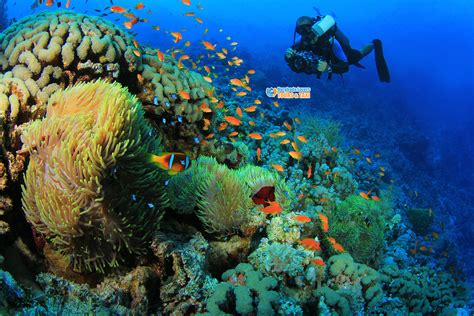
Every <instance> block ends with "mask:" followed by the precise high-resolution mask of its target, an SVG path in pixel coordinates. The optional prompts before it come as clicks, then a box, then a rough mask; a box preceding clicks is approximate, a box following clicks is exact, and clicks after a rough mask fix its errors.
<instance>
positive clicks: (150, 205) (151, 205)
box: [147, 203, 155, 208]
mask: <svg viewBox="0 0 474 316" xmlns="http://www.w3.org/2000/svg"><path fill="white" fill-rule="evenodd" d="M147 205H148V207H149V208H154V207H155V205H153V203H148V204H147Z"/></svg>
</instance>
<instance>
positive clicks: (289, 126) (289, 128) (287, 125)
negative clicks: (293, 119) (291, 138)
mask: <svg viewBox="0 0 474 316" xmlns="http://www.w3.org/2000/svg"><path fill="white" fill-rule="evenodd" d="M283 125H284V126H285V127H286V128H287V129H288V130H289V131H291V129H292V127H291V125H290V124H288V122H283Z"/></svg>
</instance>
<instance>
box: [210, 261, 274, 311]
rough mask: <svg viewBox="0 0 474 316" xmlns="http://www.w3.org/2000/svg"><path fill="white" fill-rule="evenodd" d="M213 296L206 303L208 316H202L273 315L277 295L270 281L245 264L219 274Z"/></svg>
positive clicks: (272, 279)
mask: <svg viewBox="0 0 474 316" xmlns="http://www.w3.org/2000/svg"><path fill="white" fill-rule="evenodd" d="M222 279H223V280H224V282H221V283H219V284H218V285H217V286H216V287H215V289H214V294H213V295H212V296H211V297H210V298H209V299H208V300H207V301H206V309H207V313H204V314H201V315H262V316H263V315H276V314H277V312H278V308H279V294H278V292H276V291H274V290H275V289H276V287H277V285H278V283H277V280H276V279H274V278H272V277H263V275H262V274H261V273H260V272H257V271H255V270H254V269H253V267H252V266H251V265H250V264H248V263H240V264H239V265H237V267H236V268H235V269H231V270H228V271H226V272H224V273H223V274H222Z"/></svg>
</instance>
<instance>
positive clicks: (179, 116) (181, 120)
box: [178, 115, 183, 123]
mask: <svg viewBox="0 0 474 316" xmlns="http://www.w3.org/2000/svg"><path fill="white" fill-rule="evenodd" d="M178 122H180V123H183V118H182V117H181V115H178Z"/></svg>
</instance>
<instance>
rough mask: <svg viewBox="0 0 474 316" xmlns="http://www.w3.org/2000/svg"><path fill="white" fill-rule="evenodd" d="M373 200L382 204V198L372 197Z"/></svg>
mask: <svg viewBox="0 0 474 316" xmlns="http://www.w3.org/2000/svg"><path fill="white" fill-rule="evenodd" d="M371 197H372V200H374V201H375V202H380V198H379V197H378V196H376V195H372V196H371Z"/></svg>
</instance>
